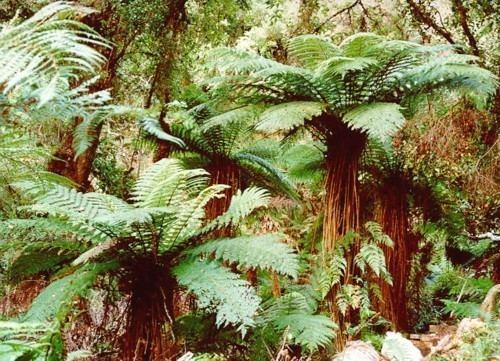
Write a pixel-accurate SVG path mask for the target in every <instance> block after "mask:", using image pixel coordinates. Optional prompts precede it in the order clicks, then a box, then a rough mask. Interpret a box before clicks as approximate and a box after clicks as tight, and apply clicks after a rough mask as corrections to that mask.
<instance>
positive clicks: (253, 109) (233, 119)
mask: <svg viewBox="0 0 500 361" xmlns="http://www.w3.org/2000/svg"><path fill="white" fill-rule="evenodd" d="M259 112H260V107H257V106H255V105H252V104H251V105H246V106H243V107H238V108H234V109H231V110H228V111H225V112H223V113H222V114H218V115H215V116H213V117H211V118H208V119H207V120H206V121H204V122H203V125H202V127H201V131H202V132H204V131H207V130H208V129H210V128H213V127H216V126H227V125H230V124H235V125H236V126H238V127H242V126H243V127H244V126H249V125H250V124H252V123H254V122H255V119H257V116H258V114H259Z"/></svg>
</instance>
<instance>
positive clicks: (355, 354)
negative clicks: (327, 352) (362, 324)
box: [332, 341, 381, 361]
mask: <svg viewBox="0 0 500 361" xmlns="http://www.w3.org/2000/svg"><path fill="white" fill-rule="evenodd" d="M380 360H381V357H380V355H379V354H378V352H377V351H375V349H374V348H373V346H372V345H370V344H369V343H366V342H363V341H349V342H348V343H347V346H346V348H345V349H344V351H342V352H341V353H338V354H336V355H335V356H333V358H332V361H380Z"/></svg>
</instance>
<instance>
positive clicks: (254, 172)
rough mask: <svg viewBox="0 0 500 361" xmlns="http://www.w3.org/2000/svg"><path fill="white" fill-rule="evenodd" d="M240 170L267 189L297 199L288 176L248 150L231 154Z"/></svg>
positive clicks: (293, 186)
mask: <svg viewBox="0 0 500 361" xmlns="http://www.w3.org/2000/svg"><path fill="white" fill-rule="evenodd" d="M232 158H233V160H235V161H236V162H237V164H238V165H239V166H240V168H241V169H242V171H243V172H244V173H246V174H247V175H249V177H250V179H252V180H253V181H255V182H258V183H261V184H264V185H265V186H266V187H267V188H268V189H270V190H273V191H277V192H281V193H283V194H286V195H287V196H288V197H290V198H291V199H295V200H297V199H299V196H298V194H297V190H296V187H295V185H294V184H293V183H292V182H291V180H290V179H289V177H288V176H287V175H286V174H285V173H284V172H282V171H281V170H280V169H278V168H276V167H275V166H274V165H273V164H272V163H271V162H269V161H268V160H266V159H264V158H261V157H259V156H256V155H254V154H251V153H248V152H238V153H236V154H233V155H232Z"/></svg>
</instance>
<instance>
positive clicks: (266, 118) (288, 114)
mask: <svg viewBox="0 0 500 361" xmlns="http://www.w3.org/2000/svg"><path fill="white" fill-rule="evenodd" d="M324 110H325V105H324V104H322V103H319V102H304V101H302V102H300V101H297V102H290V103H284V104H277V105H274V106H272V107H269V108H267V109H266V110H265V111H264V112H263V113H262V114H261V116H260V121H259V123H258V125H257V127H256V129H257V130H261V131H264V132H269V133H272V132H274V131H277V130H285V131H288V130H291V129H294V128H297V127H300V126H303V125H304V122H305V121H307V120H311V119H312V118H313V117H316V116H318V115H320V114H321V113H323V111H324Z"/></svg>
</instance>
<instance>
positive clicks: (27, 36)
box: [0, 2, 108, 105]
mask: <svg viewBox="0 0 500 361" xmlns="http://www.w3.org/2000/svg"><path fill="white" fill-rule="evenodd" d="M89 11H90V9H88V8H85V7H82V6H75V5H73V4H70V3H67V2H54V3H52V4H50V5H47V6H46V7H44V8H43V9H41V10H40V11H38V12H37V13H36V14H35V15H34V16H33V17H31V18H30V19H28V20H26V21H24V22H22V23H20V24H17V25H10V26H9V25H8V26H5V27H3V28H2V31H1V33H0V48H1V49H2V51H1V54H2V56H1V58H0V68H1V69H2V72H1V73H0V84H2V92H3V93H4V94H7V93H9V92H12V91H21V92H25V91H27V90H28V89H30V96H35V97H36V98H37V100H38V102H39V104H40V105H43V104H44V103H46V102H48V101H51V100H52V99H53V98H54V97H55V96H56V95H57V93H58V91H59V90H60V87H61V86H66V85H67V82H68V81H69V79H71V78H73V77H79V76H78V75H77V74H79V73H80V74H82V73H83V74H85V73H87V74H88V73H95V71H96V69H97V68H98V67H99V66H100V65H101V64H102V63H103V62H104V61H105V58H104V57H103V56H102V55H101V54H99V53H98V52H97V50H95V49H94V46H96V45H98V46H104V47H107V46H108V43H107V41H106V40H104V39H103V38H101V37H100V36H98V35H97V34H96V33H95V32H94V31H93V30H92V29H91V28H89V27H87V26H85V25H83V24H82V23H79V22H77V21H73V20H70V19H67V18H65V17H67V15H68V14H71V13H74V12H79V13H84V14H85V13H89ZM33 88H34V90H33ZM25 96H26V95H25Z"/></svg>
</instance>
